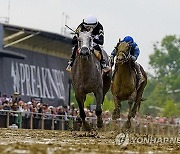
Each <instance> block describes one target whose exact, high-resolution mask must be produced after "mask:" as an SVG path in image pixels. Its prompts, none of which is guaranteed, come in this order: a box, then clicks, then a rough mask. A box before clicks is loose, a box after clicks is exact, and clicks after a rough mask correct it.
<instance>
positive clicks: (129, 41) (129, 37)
mask: <svg viewBox="0 0 180 154" xmlns="http://www.w3.org/2000/svg"><path fill="white" fill-rule="evenodd" d="M122 41H123V42H126V43H134V39H133V38H132V37H131V36H126V37H125V38H124V39H123V40H122Z"/></svg>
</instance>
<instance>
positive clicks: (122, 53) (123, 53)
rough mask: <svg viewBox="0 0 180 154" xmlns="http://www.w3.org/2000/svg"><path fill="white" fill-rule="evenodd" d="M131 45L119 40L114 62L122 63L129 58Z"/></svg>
mask: <svg viewBox="0 0 180 154" xmlns="http://www.w3.org/2000/svg"><path fill="white" fill-rule="evenodd" d="M130 50H131V46H130V44H129V43H126V42H119V44H118V46H117V50H116V52H117V53H116V63H120V64H124V63H125V62H127V61H128V60H129V59H130Z"/></svg>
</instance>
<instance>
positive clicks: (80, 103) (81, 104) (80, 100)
mask: <svg viewBox="0 0 180 154" xmlns="http://www.w3.org/2000/svg"><path fill="white" fill-rule="evenodd" d="M75 97H76V100H77V102H78V106H79V112H80V117H81V119H82V123H83V127H84V129H85V130H86V131H90V130H91V128H90V125H89V124H88V123H87V122H86V120H85V119H86V113H85V112H84V102H85V100H86V95H77V94H75Z"/></svg>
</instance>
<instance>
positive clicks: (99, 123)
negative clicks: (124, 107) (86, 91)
mask: <svg viewBox="0 0 180 154" xmlns="http://www.w3.org/2000/svg"><path fill="white" fill-rule="evenodd" d="M95 97H96V116H97V127H98V128H102V126H103V120H102V107H101V106H102V104H103V100H104V96H103V91H102V90H99V91H97V92H96V93H95Z"/></svg>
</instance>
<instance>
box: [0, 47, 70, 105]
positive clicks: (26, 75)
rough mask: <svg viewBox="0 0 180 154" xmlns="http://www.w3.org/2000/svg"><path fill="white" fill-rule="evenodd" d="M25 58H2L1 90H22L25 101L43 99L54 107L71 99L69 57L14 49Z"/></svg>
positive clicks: (0, 60)
mask: <svg viewBox="0 0 180 154" xmlns="http://www.w3.org/2000/svg"><path fill="white" fill-rule="evenodd" d="M13 50H15V51H16V52H20V53H21V54H24V55H26V58H25V59H14V58H7V57H1V58H0V69H1V73H0V83H1V84H0V91H1V93H6V94H7V95H8V96H11V95H12V94H14V93H15V92H16V93H20V97H21V98H22V99H23V100H26V101H30V99H31V98H33V97H38V98H42V101H43V102H44V103H48V104H51V105H54V106H57V105H64V104H68V102H69V75H68V73H67V72H66V71H65V67H66V65H67V60H65V59H62V58H58V57H54V56H50V55H46V54H41V53H36V52H30V51H27V50H20V49H13Z"/></svg>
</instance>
